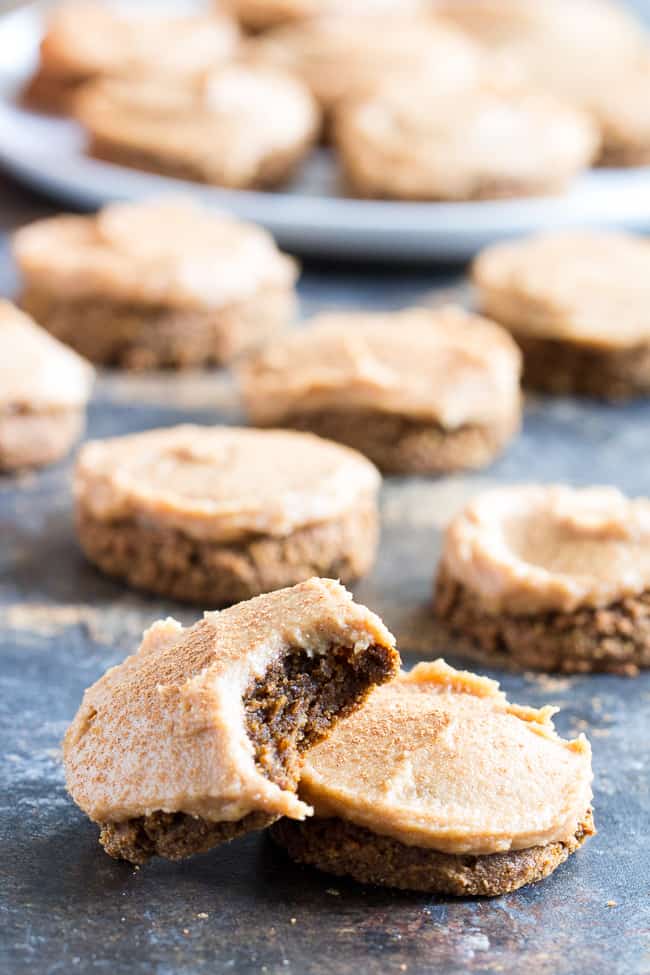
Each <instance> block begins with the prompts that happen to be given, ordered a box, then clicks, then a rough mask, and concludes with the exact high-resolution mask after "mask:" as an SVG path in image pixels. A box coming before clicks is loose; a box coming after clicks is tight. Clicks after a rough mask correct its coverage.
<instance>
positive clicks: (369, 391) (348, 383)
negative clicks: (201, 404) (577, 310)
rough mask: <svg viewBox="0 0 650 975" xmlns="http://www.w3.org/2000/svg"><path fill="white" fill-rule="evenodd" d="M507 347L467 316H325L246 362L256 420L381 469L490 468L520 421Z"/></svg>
mask: <svg viewBox="0 0 650 975" xmlns="http://www.w3.org/2000/svg"><path fill="white" fill-rule="evenodd" d="M520 367H521V360H520V355H519V352H518V350H517V348H516V346H515V344H514V342H512V340H511V339H510V337H509V336H508V335H507V333H506V332H504V330H503V329H500V328H499V327H498V326H496V325H494V324H493V323H492V322H488V321H486V320H485V319H481V318H479V317H478V316H476V315H470V314H468V313H467V312H464V311H463V310H462V309H460V308H453V307H447V308H443V309H437V310H428V309H425V308H415V309H409V310H407V311H401V312H394V313H392V314H371V313H358V312H357V313H355V312H339V313H331V314H325V315H321V316H319V317H318V318H316V319H315V320H314V321H313V322H312V323H311V324H309V325H308V326H307V327H305V328H304V329H301V330H299V331H296V332H294V333H292V334H290V335H287V337H286V338H284V339H281V340H278V341H275V342H274V343H273V345H269V346H268V347H266V348H264V349H262V350H261V351H260V352H259V353H258V354H256V355H253V356H251V357H249V358H248V359H247V360H245V361H244V362H242V364H241V368H240V371H239V378H240V382H241V386H242V391H243V396H244V402H245V406H246V409H247V411H248V415H249V417H250V420H251V422H253V423H255V424H256V425H258V426H282V427H294V428H297V429H300V430H311V431H312V432H313V433H318V434H320V435H321V436H324V437H329V438H331V439H333V440H338V441H340V442H342V443H345V444H348V445H349V446H351V447H355V448H356V449H357V450H360V451H362V453H364V454H366V456H368V457H369V458H370V459H371V460H372V461H374V463H375V464H377V465H378V466H379V467H380V468H381V469H382V470H385V471H390V472H394V473H438V472H444V471H451V470H457V469H461V468H471V467H482V466H484V465H486V464H488V463H489V462H490V461H491V460H493V459H494V458H495V457H496V456H497V455H498V454H499V453H500V452H501V451H502V450H503V449H504V448H505V447H506V445H507V443H508V442H509V441H510V440H511V438H512V437H513V436H514V435H515V434H516V432H517V431H518V429H519V425H520V422H521V396H520V390H519V374H520Z"/></svg>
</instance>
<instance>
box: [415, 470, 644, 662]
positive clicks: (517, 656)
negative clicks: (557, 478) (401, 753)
mask: <svg viewBox="0 0 650 975" xmlns="http://www.w3.org/2000/svg"><path fill="white" fill-rule="evenodd" d="M434 608H435V613H436V615H437V617H438V619H439V620H440V622H441V624H442V626H443V628H444V639H445V646H449V635H451V636H452V638H453V640H454V641H455V643H454V644H453V645H454V646H455V649H458V650H459V651H461V652H468V653H469V654H470V655H471V656H476V655H477V654H478V655H479V656H480V658H481V659H482V660H484V661H486V662H487V661H490V662H491V663H498V664H500V665H502V666H508V665H515V666H517V667H524V668H529V669H534V670H543V671H560V672H562V673H586V672H589V671H606V672H612V673H621V674H628V675H634V674H636V673H638V669H639V668H640V667H650V500H647V499H645V498H637V499H634V500H630V499H628V498H626V497H625V496H624V495H623V494H621V492H620V491H617V490H615V489H614V488H582V489H575V488H570V487H563V486H540V485H519V486H513V487H503V488H496V489H494V490H493V491H488V492H486V493H485V494H482V495H479V497H477V498H476V499H475V500H474V501H472V502H470V504H469V505H467V507H466V508H465V509H464V510H463V511H462V512H461V513H460V514H458V515H457V516H456V517H455V518H454V519H453V520H452V521H451V523H450V525H449V527H448V529H447V532H446V535H445V539H444V543H443V550H442V556H441V559H440V566H439V569H438V575H437V579H436V583H435V592H434Z"/></svg>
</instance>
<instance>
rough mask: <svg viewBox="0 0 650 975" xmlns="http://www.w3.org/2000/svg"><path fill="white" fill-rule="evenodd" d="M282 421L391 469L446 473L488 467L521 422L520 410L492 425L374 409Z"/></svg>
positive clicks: (308, 414) (318, 413)
mask: <svg viewBox="0 0 650 975" xmlns="http://www.w3.org/2000/svg"><path fill="white" fill-rule="evenodd" d="M282 426H284V427H292V428H294V429H296V430H306V431H310V432H311V433H316V434H318V435H319V436H321V437H326V438H327V439H329V440H337V441H338V442H339V443H343V444H347V445H348V446H349V447H354V448H355V449H356V450H359V451H361V453H363V454H365V455H366V457H369V458H370V460H372V461H373V463H374V464H376V465H377V467H379V468H380V469H381V470H382V471H384V472H386V473H390V474H442V473H446V472H449V471H456V470H466V469H471V468H480V467H485V466H486V465H487V464H489V463H491V461H493V460H495V458H496V457H498V456H499V454H500V453H501V452H502V451H503V450H504V449H505V448H506V446H507V444H508V443H509V442H510V440H511V439H512V438H513V437H514V436H515V434H516V433H517V432H518V430H519V428H520V426H521V411H520V408H519V407H518V408H517V411H516V412H515V413H513V414H512V415H511V416H507V417H504V418H502V419H501V420H500V421H499V422H498V423H495V424H493V425H492V426H487V425H486V426H481V425H479V424H468V425H467V426H463V427H459V428H458V429H457V430H445V429H444V428H443V427H441V426H439V425H438V424H435V423H431V422H429V421H424V420H418V419H413V418H411V417H406V416H397V415H395V414H389V413H380V412H379V411H371V410H357V411H353V410H345V411H344V410H340V411H337V410H320V411H311V412H305V413H295V414H290V415H289V416H287V417H284V418H283V420H282Z"/></svg>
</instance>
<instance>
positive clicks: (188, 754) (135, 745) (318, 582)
mask: <svg viewBox="0 0 650 975" xmlns="http://www.w3.org/2000/svg"><path fill="white" fill-rule="evenodd" d="M394 642H395V641H394V639H393V637H392V636H391V634H390V633H389V632H388V630H387V629H386V627H385V626H384V625H383V623H382V622H381V620H380V619H379V618H378V617H377V616H375V614H374V613H371V612H370V611H369V610H367V609H366V608H365V607H364V606H359V605H357V604H355V603H353V602H352V597H351V596H350V594H349V593H348V592H346V590H345V589H344V588H343V587H342V586H340V585H339V584H338V583H336V582H333V581H331V580H323V579H311V580H309V581H307V582H305V583H301V584H300V585H298V586H294V587H293V588H292V589H283V590H279V591H277V592H274V593H269V594H267V595H264V596H259V597H257V598H256V599H251V600H249V601H247V602H245V603H239V604H238V605H237V606H233V607H232V608H230V609H226V610H223V611H222V612H219V613H217V612H212V613H206V614H205V616H204V618H203V620H202V621H201V622H199V623H196V624H195V625H194V626H191V627H189V628H187V629H184V628H183V627H182V626H181V624H180V623H177V622H176V621H175V620H173V619H167V620H161V621H159V622H157V623H154V624H153V626H151V627H150V628H149V629H148V630H147V631H146V632H145V634H144V637H143V640H142V644H141V646H140V648H139V650H138V651H137V653H135V654H134V655H133V656H130V657H128V658H127V659H126V660H125V661H124V662H123V663H121V664H119V665H118V666H117V667H113V668H111V669H110V670H108V671H107V672H106V674H105V675H104V676H103V677H102V678H100V680H98V681H97V683H95V684H94V685H93V686H92V687H90V688H89V689H88V690H87V691H86V693H85V695H84V699H83V703H82V705H81V707H80V709H79V711H78V713H77V715H76V717H75V719H74V721H73V722H72V725H71V726H70V728H69V730H68V732H67V734H66V736H65V740H64V747H63V755H64V763H65V771H66V784H67V788H68V791H69V792H70V794H71V795H72V797H73V799H74V801H75V802H76V803H77V805H79V806H80V807H81V809H83V810H84V812H86V813H87V815H88V816H89V817H90V818H91V819H93V820H95V821H97V822H103V821H107V820H108V821H112V822H121V821H123V820H126V819H130V818H132V817H139V816H147V815H150V814H151V813H154V812H157V811H159V810H161V811H163V812H184V813H187V814H189V815H193V816H200V817H202V818H204V819H206V820H209V821H213V822H216V821H222V820H223V821H235V820H239V819H242V818H243V817H244V816H246V815H247V814H248V813H250V812H252V811H263V812H266V813H269V814H275V815H278V816H280V815H283V816H290V817H292V818H294V819H304V817H305V816H306V815H308V814H309V813H310V812H311V809H310V807H309V806H308V805H307V804H306V803H304V802H303V801H301V800H300V799H298V798H297V797H296V796H295V795H294V794H293V793H292V792H291V791H289V790H287V789H282V788H281V787H280V786H278V785H276V784H274V783H273V782H272V781H270V780H269V779H268V778H267V777H266V776H265V775H264V774H263V773H262V772H261V771H260V769H259V768H258V766H257V765H256V763H255V758H254V749H253V743H252V742H251V740H250V738H249V737H248V735H247V733H246V723H245V712H244V704H243V696H244V694H245V692H246V690H247V688H248V686H249V684H251V682H253V681H254V680H256V679H261V678H263V677H264V674H265V671H266V669H267V668H268V667H269V665H271V664H272V663H273V662H274V661H276V660H279V659H280V658H281V657H282V656H283V655H284V653H286V652H287V651H288V650H289V649H296V648H299V649H303V650H305V651H307V653H308V654H313V655H320V654H324V653H327V652H329V650H330V648H331V646H332V645H333V644H338V645H339V646H346V647H350V648H351V649H352V650H353V652H354V653H355V654H357V653H359V654H361V653H363V652H364V651H365V650H367V648H368V647H369V646H371V645H372V644H373V643H379V644H381V645H383V646H388V647H394Z"/></svg>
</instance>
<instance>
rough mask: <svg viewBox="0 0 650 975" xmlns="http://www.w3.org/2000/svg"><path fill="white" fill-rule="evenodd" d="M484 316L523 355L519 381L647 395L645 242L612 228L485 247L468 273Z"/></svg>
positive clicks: (649, 324) (649, 287)
mask: <svg viewBox="0 0 650 975" xmlns="http://www.w3.org/2000/svg"><path fill="white" fill-rule="evenodd" d="M472 276H473V280H474V284H475V285H476V288H477V291H478V303H479V306H480V309H481V311H482V312H484V314H486V315H489V316H490V317H491V318H494V320H495V321H498V322H499V323H500V324H501V325H503V326H504V327H505V328H508V329H509V330H510V331H511V332H512V334H513V336H514V338H515V339H516V341H517V342H518V344H519V345H520V347H521V349H522V351H523V354H524V385H528V386H530V387H532V388H533V389H540V390H542V391H545V392H550V393H579V394H583V395H587V396H596V397H602V398H605V399H611V400H616V399H626V398H630V397H633V396H648V395H650V316H649V315H648V307H649V305H650V242H648V240H647V239H646V238H644V237H641V236H634V235H633V234H625V233H619V232H613V231H612V232H606V231H574V232H572V233H571V232H565V233H549V234H542V235H539V236H535V237H528V238H524V239H523V240H515V241H511V242H506V243H501V244H494V245H492V246H490V247H488V248H486V250H484V251H483V252H482V253H481V254H479V256H478V258H477V259H476V261H475V262H474V267H473V272H472Z"/></svg>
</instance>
